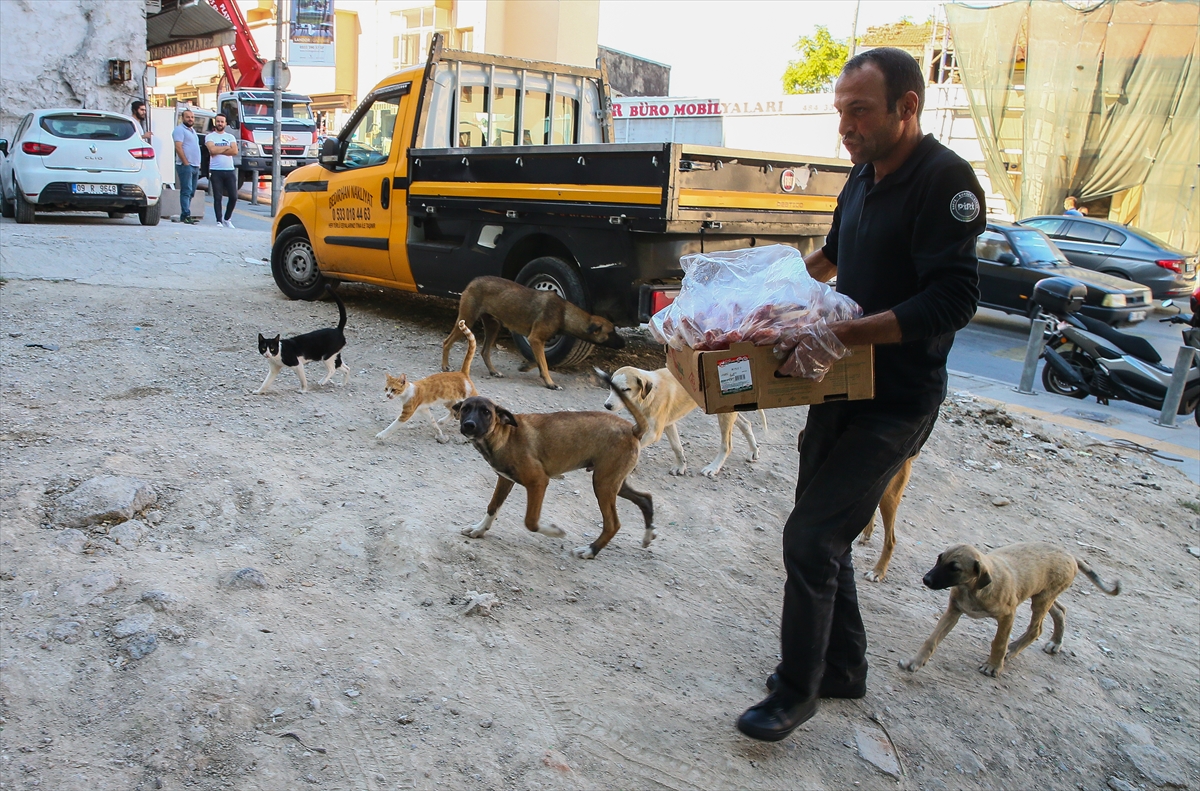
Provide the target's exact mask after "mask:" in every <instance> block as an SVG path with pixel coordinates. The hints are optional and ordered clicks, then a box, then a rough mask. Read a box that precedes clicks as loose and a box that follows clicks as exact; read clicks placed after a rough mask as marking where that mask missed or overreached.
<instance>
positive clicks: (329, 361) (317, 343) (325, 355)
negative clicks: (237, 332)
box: [254, 285, 350, 395]
mask: <svg viewBox="0 0 1200 791" xmlns="http://www.w3.org/2000/svg"><path fill="white" fill-rule="evenodd" d="M325 288H326V290H327V291H328V292H329V296H331V297H333V301H334V302H336V303H337V306H338V315H339V320H338V325H337V327H336V328H333V327H327V328H325V329H323V330H314V331H312V332H306V333H304V334H303V335H297V336H296V337H294V338H283V339H282V340H281V339H280V337H279V336H278V335H276V336H275V337H274V338H266V337H263V335H262V334H261V333H259V336H258V353H259V354H261V355H262V356H263V357H265V358H267V363H268V364H270V366H271V370H270V372H269V373H267V379H266V381H265V382H263V383H262V387H260V388H258V389H257V390H255V391H254V394H255V395H262V394H263V393H265V392H267V388H268V387H270V386H271V383H272V382H274V381H275V377H277V376H279V372H280V371H282V370H283V368H284V366H287V367H288V368H295V369H296V374H297V375H298V376H299V377H300V392H301V393H307V392H308V381H307V380H306V379H305V378H304V364H305V363H306V362H308V363H311V362H317V361H318V360H319V361H321V362H323V363H325V370H326V371H327V373H326V375H325V378H324V379H322V380H321V384H325V383H326V382H328V381H329V380H330V379H332V378H333V374H334V373H335V372H336V371H341V372H342V384H346V382H347V381H348V380H349V378H350V369H349V368H347V367H346V364H345V363H344V362H342V349H344V348H345V347H346V336H345V334H344V333H343V332H342V330H344V329H345V328H346V306H345V305H343V304H342V301H341V300H340V299H338V295H337V293H336V292H334V290H333V288H332V287H330V286H329V285H326V286H325Z"/></svg>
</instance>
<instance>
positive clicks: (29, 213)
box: [13, 182, 33, 224]
mask: <svg viewBox="0 0 1200 791" xmlns="http://www.w3.org/2000/svg"><path fill="white" fill-rule="evenodd" d="M13 191H14V192H15V193H16V195H14V196H13V200H14V202H15V203H16V204H17V205H16V209H15V211H14V213H15V214H16V217H17V222H19V223H21V224H27V223H31V222H33V204H32V203H30V202H29V201H27V200H25V196H24V195H22V194H21V188H20V186H18V185H17V183H16V182H13Z"/></svg>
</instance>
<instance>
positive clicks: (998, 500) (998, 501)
mask: <svg viewBox="0 0 1200 791" xmlns="http://www.w3.org/2000/svg"><path fill="white" fill-rule="evenodd" d="M1009 504H1010V501H1009V499H1008V498H1007V497H993V498H992V505H994V506H996V507H997V508H1003V507H1004V506H1006V505H1009Z"/></svg>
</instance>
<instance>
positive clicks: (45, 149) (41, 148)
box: [21, 143, 58, 157]
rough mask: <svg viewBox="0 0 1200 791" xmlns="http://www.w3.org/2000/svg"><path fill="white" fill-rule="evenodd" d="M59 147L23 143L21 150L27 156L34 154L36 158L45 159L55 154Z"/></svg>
mask: <svg viewBox="0 0 1200 791" xmlns="http://www.w3.org/2000/svg"><path fill="white" fill-rule="evenodd" d="M56 148H58V146H50V145H46V144H45V143H22V144H21V150H22V151H24V152H25V153H26V154H33V155H34V156H35V157H44V156H46V155H47V154H52V153H54V149H56Z"/></svg>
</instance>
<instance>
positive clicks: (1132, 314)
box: [1127, 310, 1146, 321]
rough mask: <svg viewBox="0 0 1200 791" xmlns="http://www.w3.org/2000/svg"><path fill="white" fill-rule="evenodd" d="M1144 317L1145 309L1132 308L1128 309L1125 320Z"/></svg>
mask: <svg viewBox="0 0 1200 791" xmlns="http://www.w3.org/2000/svg"><path fill="white" fill-rule="evenodd" d="M1145 318H1146V311H1144V310H1134V311H1130V313H1129V318H1128V319H1127V320H1128V321H1144V320H1145Z"/></svg>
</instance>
